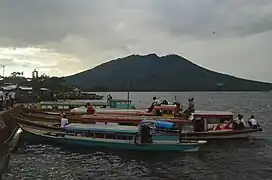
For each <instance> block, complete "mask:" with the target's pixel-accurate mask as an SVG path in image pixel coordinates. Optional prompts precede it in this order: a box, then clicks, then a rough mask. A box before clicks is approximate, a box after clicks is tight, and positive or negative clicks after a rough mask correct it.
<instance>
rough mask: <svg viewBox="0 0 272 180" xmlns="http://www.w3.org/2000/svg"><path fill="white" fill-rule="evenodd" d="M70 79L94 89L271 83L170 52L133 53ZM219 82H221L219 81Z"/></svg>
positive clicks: (244, 87)
mask: <svg viewBox="0 0 272 180" xmlns="http://www.w3.org/2000/svg"><path fill="white" fill-rule="evenodd" d="M65 79H66V81H67V83H69V84H71V85H74V86H78V87H80V88H83V89H86V90H92V91H107V90H109V91H126V90H127V82H128V80H129V81H130V84H131V87H130V90H131V91H248V90H250V91H259V90H271V89H272V84H270V83H262V82H257V81H250V80H245V79H240V78H236V77H234V76H230V75H225V74H221V73H217V72H214V71H210V70H208V69H205V68H202V67H200V66H198V65H196V64H194V63H192V62H190V61H189V60H187V59H185V58H183V57H181V56H179V55H176V54H169V55H165V56H161V57H159V56H158V55H157V54H155V53H152V54H148V55H135V54H134V55H130V56H127V57H124V58H118V59H116V60H114V61H109V62H107V63H104V64H102V65H99V66H97V67H95V68H93V69H90V70H87V71H84V72H82V73H78V74H75V75H73V76H69V77H66V78H65ZM218 82H220V84H218Z"/></svg>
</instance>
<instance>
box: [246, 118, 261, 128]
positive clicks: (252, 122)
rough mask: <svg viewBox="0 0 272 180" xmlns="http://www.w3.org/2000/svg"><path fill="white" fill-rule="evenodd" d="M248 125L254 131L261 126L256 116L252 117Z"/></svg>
mask: <svg viewBox="0 0 272 180" xmlns="http://www.w3.org/2000/svg"><path fill="white" fill-rule="evenodd" d="M248 124H249V126H250V127H251V128H252V129H257V128H258V127H259V126H260V125H259V123H258V122H257V121H256V119H255V117H254V116H251V117H250V119H249V120H248Z"/></svg>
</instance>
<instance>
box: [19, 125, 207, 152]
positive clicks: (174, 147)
mask: <svg viewBox="0 0 272 180" xmlns="http://www.w3.org/2000/svg"><path fill="white" fill-rule="evenodd" d="M21 128H22V129H23V131H24V134H25V136H24V137H26V138H28V139H33V138H36V139H39V140H45V141H47V142H53V143H58V144H66V145H71V146H83V147H87V148H93V147H104V148H114V149H123V150H134V151H164V152H171V151H178V152H181V151H184V152H186V151H198V150H199V148H200V147H201V146H202V145H204V144H206V143H207V142H206V141H193V142H191V141H159V140H157V141H156V140H154V141H153V142H150V143H140V142H138V143H135V140H134V136H132V135H131V134H127V135H117V134H116V135H115V137H114V138H110V137H111V136H110V137H108V136H107V134H108V133H104V136H103V137H95V132H90V131H89V132H86V133H83V134H81V136H78V134H77V135H76V133H71V132H70V133H59V132H54V131H45V130H39V129H33V128H30V127H28V126H25V125H23V126H21Z"/></svg>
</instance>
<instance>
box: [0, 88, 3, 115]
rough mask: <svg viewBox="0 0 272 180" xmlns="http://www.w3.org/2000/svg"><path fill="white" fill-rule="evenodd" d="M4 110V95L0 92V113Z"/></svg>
mask: <svg viewBox="0 0 272 180" xmlns="http://www.w3.org/2000/svg"><path fill="white" fill-rule="evenodd" d="M3 110H4V95H3V92H2V91H0V111H3Z"/></svg>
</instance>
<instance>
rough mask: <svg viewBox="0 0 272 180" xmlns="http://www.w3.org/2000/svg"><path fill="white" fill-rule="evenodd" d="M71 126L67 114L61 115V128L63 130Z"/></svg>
mask: <svg viewBox="0 0 272 180" xmlns="http://www.w3.org/2000/svg"><path fill="white" fill-rule="evenodd" d="M68 124H69V121H68V119H67V118H66V115H65V114H62V115H61V120H60V127H61V128H65V126H67V125H68Z"/></svg>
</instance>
